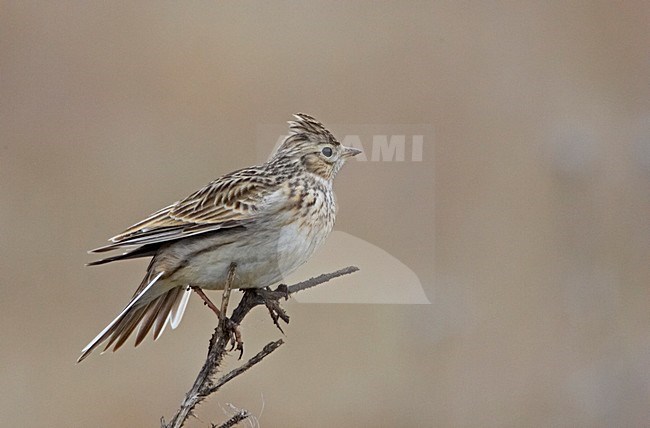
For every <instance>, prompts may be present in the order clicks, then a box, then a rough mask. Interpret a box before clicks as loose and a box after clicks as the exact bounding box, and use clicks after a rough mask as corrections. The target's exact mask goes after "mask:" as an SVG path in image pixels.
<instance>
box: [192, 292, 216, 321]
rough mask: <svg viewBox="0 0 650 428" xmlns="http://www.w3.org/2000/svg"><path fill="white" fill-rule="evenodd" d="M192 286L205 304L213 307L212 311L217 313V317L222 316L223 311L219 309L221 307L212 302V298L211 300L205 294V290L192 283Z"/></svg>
mask: <svg viewBox="0 0 650 428" xmlns="http://www.w3.org/2000/svg"><path fill="white" fill-rule="evenodd" d="M190 288H191V289H192V291H194V292H195V293H196V294H198V296H199V297H200V298H201V300H203V304H204V305H205V306H207V307H208V308H210V309H212V312H214V313H215V314H217V317H220V316H221V311H219V309H218V308H217V307H216V306H215V304H214V303H212V300H210V299H209V298H208V296H206V295H205V293H204V292H203V290H201V289H200V288H199V287H196V286H194V285H190Z"/></svg>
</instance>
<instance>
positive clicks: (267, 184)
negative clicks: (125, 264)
mask: <svg viewBox="0 0 650 428" xmlns="http://www.w3.org/2000/svg"><path fill="white" fill-rule="evenodd" d="M279 186H280V181H279V180H277V179H274V178H271V177H267V176H265V175H264V173H263V171H262V170H261V169H260V167H254V168H246V169H242V170H239V171H235V172H233V173H230V174H227V175H225V176H223V177H221V178H218V179H217V180H215V181H213V182H212V183H210V184H208V185H207V186H205V187H204V188H202V189H200V190H198V191H196V192H194V193H193V194H191V195H190V196H188V197H187V198H185V199H182V200H180V201H178V202H176V203H174V204H172V205H169V206H167V207H165V208H163V209H161V210H159V211H156V212H155V213H153V214H151V215H150V216H149V217H147V218H146V219H144V220H142V221H140V222H138V223H136V224H134V225H133V226H131V227H129V228H128V229H126V230H125V231H124V232H122V233H120V234H119V235H117V236H114V237H113V238H111V239H110V241H111V244H109V245H106V246H104V247H101V248H97V249H95V250H92V252H104V251H110V250H113V249H116V248H122V247H130V246H134V245H147V244H159V243H162V242H167V241H173V240H177V239H181V238H186V237H188V236H193V235H197V234H200V233H205V232H210V231H216V230H219V229H225V228H233V227H238V226H245V225H246V224H247V223H248V222H250V221H251V220H254V219H255V218H256V217H257V216H259V215H261V214H263V213H264V212H266V211H267V210H268V209H269V208H270V205H271V204H272V202H271V201H276V198H269V196H271V195H272V194H273V193H274V192H275V191H276V190H278V188H279Z"/></svg>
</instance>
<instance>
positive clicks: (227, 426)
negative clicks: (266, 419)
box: [210, 409, 251, 428]
mask: <svg viewBox="0 0 650 428" xmlns="http://www.w3.org/2000/svg"><path fill="white" fill-rule="evenodd" d="M250 415H251V414H250V413H248V410H243V409H242V410H240V411H239V412H237V413H235V414H234V415H232V417H231V418H230V419H228V420H227V421H226V422H224V423H222V424H221V425H219V426H216V425H215V424H211V427H210V428H231V427H234V426H235V425H237V424H238V423H239V422H241V421H243V420H244V419H246V418H247V417H249V416H250Z"/></svg>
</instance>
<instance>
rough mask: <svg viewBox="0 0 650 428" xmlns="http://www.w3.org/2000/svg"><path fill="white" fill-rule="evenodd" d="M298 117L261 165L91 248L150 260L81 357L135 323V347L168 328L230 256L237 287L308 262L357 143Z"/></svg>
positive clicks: (221, 272) (212, 284)
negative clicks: (137, 282) (346, 141)
mask: <svg viewBox="0 0 650 428" xmlns="http://www.w3.org/2000/svg"><path fill="white" fill-rule="evenodd" d="M295 118H296V120H295V121H292V122H289V124H290V126H289V131H290V135H289V136H288V137H287V138H286V139H285V141H284V142H283V143H282V145H280V147H279V148H278V150H277V151H276V152H275V154H274V155H273V156H272V158H271V159H270V160H269V161H268V162H267V163H265V164H263V165H260V166H254V167H250V168H244V169H240V170H238V171H234V172H231V173H230V174H226V175H224V176H222V177H220V178H218V179H216V180H214V181H213V182H211V183H210V184H208V185H207V186H205V187H204V188H202V189H200V190H198V191H197V192H195V193H193V194H191V195H190V196H188V197H187V198H185V199H182V200H180V201H178V202H176V203H174V204H172V205H169V206H167V207H165V208H163V209H161V210H159V211H157V212H155V213H153V214H151V215H150V216H149V217H147V218H146V219H144V220H142V221H140V222H138V223H136V224H134V225H133V226H131V227H129V228H128V229H126V230H125V231H124V232H122V233H121V234H119V235H117V236H115V237H113V238H111V239H110V241H111V243H110V244H109V245H106V246H104V247H101V248H97V249H95V250H93V251H92V252H94V253H102V252H107V251H111V250H117V249H127V252H126V253H123V254H120V255H117V256H111V257H107V258H104V259H101V260H98V261H96V262H93V263H90V265H99V264H104V263H108V262H112V261H116V260H125V259H132V258H138V257H152V259H151V263H150V264H149V267H148V269H147V274H146V275H145V277H144V279H143V281H142V283H141V284H140V286H139V287H138V289H137V290H136V292H135V294H134V295H133V297H132V299H131V301H130V302H129V304H128V305H127V306H126V307H125V308H124V309H123V310H122V312H121V313H120V314H119V315H118V316H117V318H115V320H113V322H111V323H110V324H109V325H108V326H107V327H106V328H105V329H104V330H103V331H102V332H101V333H99V335H97V337H95V339H93V340H92V341H91V342H90V343H89V344H88V345H87V346H86V347H85V348H84V349H83V351H82V353H81V356H80V357H79V360H78V361H82V360H83V359H84V358H86V357H87V356H88V354H90V353H91V352H92V351H93V350H95V349H96V348H97V347H99V346H100V345H101V344H102V343H104V342H107V344H106V345H105V348H104V349H105V350H106V349H108V348H110V347H113V350H114V351H115V350H117V349H118V348H119V347H120V346H122V345H123V344H124V342H125V341H126V340H127V339H128V337H129V336H130V335H131V334H132V333H133V332H134V331H135V330H136V328H137V329H138V330H137V334H136V339H135V344H136V346H137V345H138V344H139V343H140V342H142V340H143V339H144V338H145V337H146V335H147V334H148V333H149V331H151V330H152V329H153V336H154V340H155V339H156V338H158V337H159V336H160V334H162V332H163V330H164V328H165V326H166V325H167V323H168V322H169V323H170V324H171V325H172V328H175V327H176V326H177V325H178V323H179V322H180V319H181V317H182V315H183V311H184V309H185V305H186V304H187V300H188V298H189V295H190V291H189V288H188V287H189V286H196V287H200V288H203V289H209V290H215V289H222V288H223V286H224V282H225V278H226V274H227V271H228V266H229V265H230V263H231V262H235V263H237V275H236V277H235V281H234V284H233V286H234V287H237V288H259V287H266V286H269V285H272V284H273V283H275V282H277V281H279V280H281V279H282V278H283V277H284V276H286V275H287V274H289V273H291V272H292V271H294V270H295V269H296V268H297V267H298V266H300V265H301V264H303V263H304V262H305V261H307V259H308V258H309V257H310V256H311V254H313V252H314V251H315V250H316V249H317V248H318V247H319V246H320V245H321V244H322V243H323V241H324V240H325V238H326V237H327V235H328V234H329V233H330V231H331V230H332V227H333V225H334V220H335V216H336V202H335V198H334V193H333V190H332V180H333V179H334V177H335V176H336V173H337V172H338V171H339V170H340V168H341V167H342V166H343V164H344V163H345V161H346V159H348V158H349V157H352V156H354V155H356V154H358V153H359V150H356V149H353V148H347V147H343V146H342V145H341V144H340V143H339V142H338V141H337V140H336V139H335V138H334V136H333V135H332V134H331V133H330V132H329V131H328V130H327V129H326V128H325V127H324V126H323V125H322V124H321V123H319V122H318V121H316V120H315V119H314V118H313V117H311V116H308V115H306V114H297V115H295Z"/></svg>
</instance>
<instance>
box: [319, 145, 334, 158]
mask: <svg viewBox="0 0 650 428" xmlns="http://www.w3.org/2000/svg"><path fill="white" fill-rule="evenodd" d="M321 153H322V154H324V155H325V156H327V157H330V156H332V148H331V147H323V150H321Z"/></svg>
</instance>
